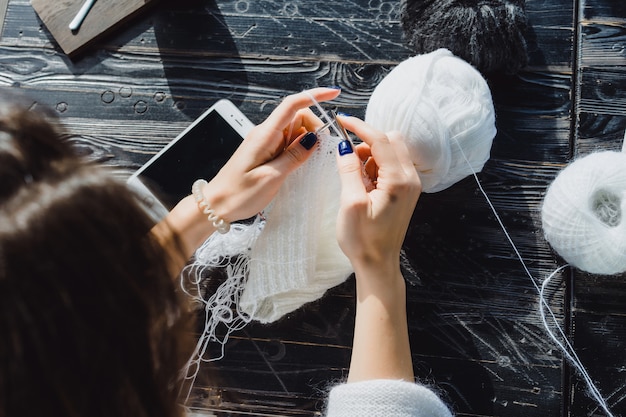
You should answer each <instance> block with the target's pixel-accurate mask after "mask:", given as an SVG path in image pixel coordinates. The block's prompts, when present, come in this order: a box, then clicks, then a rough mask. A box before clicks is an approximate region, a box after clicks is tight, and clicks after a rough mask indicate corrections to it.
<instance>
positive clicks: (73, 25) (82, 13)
mask: <svg viewBox="0 0 626 417" xmlns="http://www.w3.org/2000/svg"><path fill="white" fill-rule="evenodd" d="M95 2H96V0H86V1H85V3H83V5H82V6H81V8H80V10H79V11H78V13H76V16H74V19H72V21H71V22H70V25H69V28H70V30H71V31H72V32H75V31H77V30H78V28H79V27H80V25H82V24H83V21H84V20H85V17H87V13H89V10H91V7H92V6H93V5H94V3H95Z"/></svg>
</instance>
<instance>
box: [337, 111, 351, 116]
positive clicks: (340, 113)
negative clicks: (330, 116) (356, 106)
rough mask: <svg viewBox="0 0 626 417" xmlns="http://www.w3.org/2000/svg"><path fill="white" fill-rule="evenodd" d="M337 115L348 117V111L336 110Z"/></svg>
mask: <svg viewBox="0 0 626 417" xmlns="http://www.w3.org/2000/svg"><path fill="white" fill-rule="evenodd" d="M337 116H343V117H350V115H349V114H348V113H344V112H341V111H340V112H337Z"/></svg>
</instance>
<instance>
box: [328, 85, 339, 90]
mask: <svg viewBox="0 0 626 417" xmlns="http://www.w3.org/2000/svg"><path fill="white" fill-rule="evenodd" d="M326 88H332V89H333V90H341V87H339V86H338V85H331V86H330V87H326Z"/></svg>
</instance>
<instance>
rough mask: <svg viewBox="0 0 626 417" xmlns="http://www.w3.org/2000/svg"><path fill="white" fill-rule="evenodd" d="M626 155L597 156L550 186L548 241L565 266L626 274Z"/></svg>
mask: <svg viewBox="0 0 626 417" xmlns="http://www.w3.org/2000/svg"><path fill="white" fill-rule="evenodd" d="M625 216H626V153H624V152H614V151H603V152H596V153H592V154H590V155H587V156H585V157H582V158H580V159H577V160H576V161H574V162H573V163H571V164H570V165H568V166H567V167H566V168H565V169H564V170H563V171H561V172H560V173H559V175H558V176H557V177H556V179H555V180H554V181H553V183H552V184H551V185H550V187H549V188H548V191H547V193H546V196H545V198H544V202H543V207H542V210H541V217H542V222H543V232H544V235H545V238H546V240H547V241H548V243H550V245H551V246H552V247H553V248H554V250H556V252H557V253H558V254H559V255H560V256H561V257H563V259H565V261H567V262H568V263H570V264H571V265H573V266H575V267H576V268H578V269H581V270H583V271H586V272H589V273H593V274H605V275H613V274H619V273H622V272H625V271H626V218H625Z"/></svg>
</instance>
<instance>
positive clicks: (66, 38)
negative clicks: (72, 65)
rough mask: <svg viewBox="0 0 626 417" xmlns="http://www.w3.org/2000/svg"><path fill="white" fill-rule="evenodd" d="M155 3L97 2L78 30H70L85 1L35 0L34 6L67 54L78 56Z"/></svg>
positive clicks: (148, 0)
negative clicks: (70, 25) (71, 23)
mask: <svg viewBox="0 0 626 417" xmlns="http://www.w3.org/2000/svg"><path fill="white" fill-rule="evenodd" d="M151 1H153V0H123V1H122V0H109V1H106V2H103V1H99V2H98V1H96V3H95V4H94V5H93V7H91V9H90V10H89V12H88V14H87V15H86V17H85V19H84V21H83V24H82V25H81V26H80V28H79V29H78V30H76V31H72V30H70V28H69V27H68V26H69V24H70V22H71V21H72V20H73V19H74V16H76V14H77V13H78V11H79V10H80V9H81V7H82V5H83V3H84V0H55V1H53V2H52V1H48V0H31V5H32V6H33V8H34V9H35V11H36V12H37V14H38V15H39V18H40V19H41V20H42V21H43V23H44V24H45V25H46V28H47V29H48V31H49V32H50V33H51V34H52V36H54V38H55V40H56V42H57V43H58V44H59V46H60V47H61V49H62V50H63V52H65V53H66V54H67V55H69V56H76V54H78V53H80V52H81V51H82V50H84V49H85V48H87V47H89V45H91V44H92V43H93V42H95V41H97V40H98V39H100V38H102V37H103V36H105V35H106V34H107V33H110V32H111V31H113V30H115V29H116V28H118V27H120V26H121V25H122V24H124V23H125V22H127V21H128V20H130V19H131V18H133V17H134V16H135V15H136V14H137V13H139V12H141V11H142V10H143V9H144V8H145V7H147V6H148V5H149V4H150V3H151Z"/></svg>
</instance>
